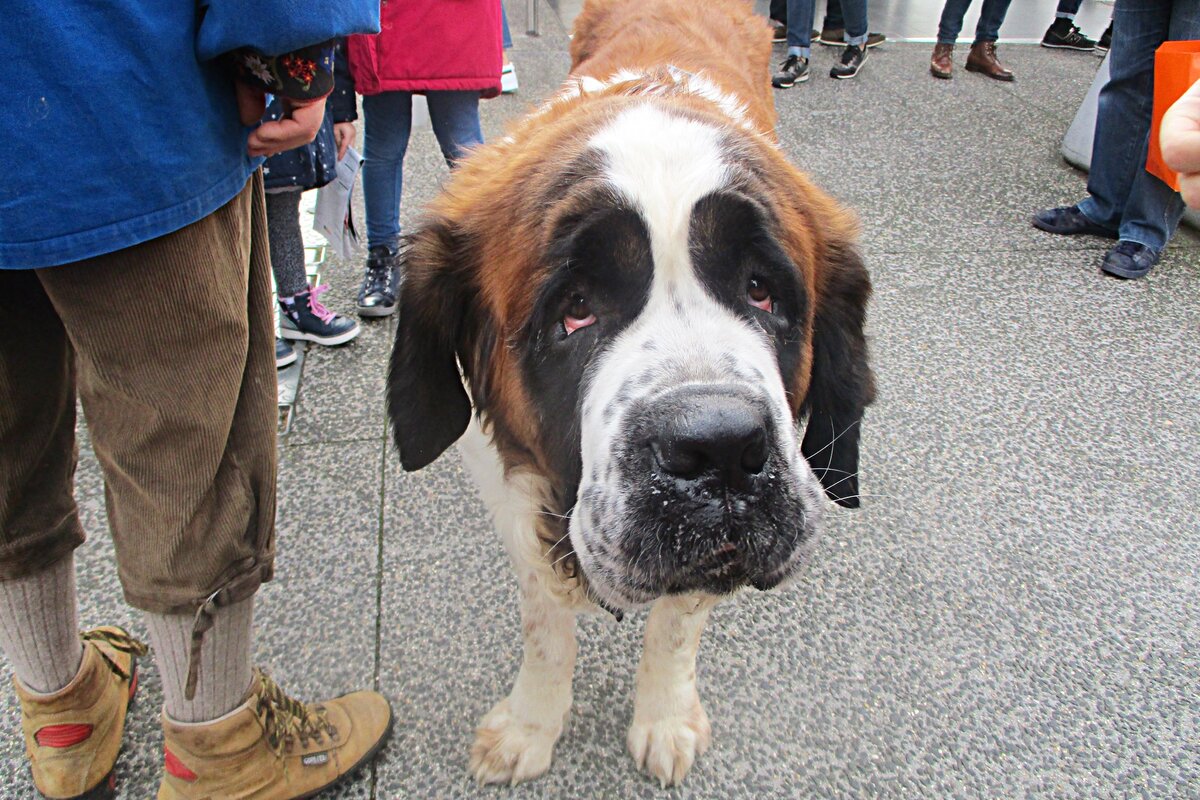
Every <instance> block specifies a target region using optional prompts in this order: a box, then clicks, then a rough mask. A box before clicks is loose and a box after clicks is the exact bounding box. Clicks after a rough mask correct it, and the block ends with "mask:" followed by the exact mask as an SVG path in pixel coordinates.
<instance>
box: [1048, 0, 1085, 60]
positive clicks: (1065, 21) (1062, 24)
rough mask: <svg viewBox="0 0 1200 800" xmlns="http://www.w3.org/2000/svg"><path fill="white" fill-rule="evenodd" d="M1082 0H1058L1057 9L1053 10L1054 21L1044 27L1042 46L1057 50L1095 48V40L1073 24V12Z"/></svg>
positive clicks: (1074, 12) (1076, 10)
mask: <svg viewBox="0 0 1200 800" xmlns="http://www.w3.org/2000/svg"><path fill="white" fill-rule="evenodd" d="M1082 2H1083V0H1059V3H1058V9H1057V10H1056V11H1055V12H1054V22H1053V23H1051V25H1050V27H1049V28H1047V29H1046V33H1045V35H1044V36H1043V37H1042V47H1050V48H1054V49H1058V50H1082V51H1089V50H1095V49H1096V42H1095V40H1093V39H1089V38H1088V37H1086V36H1084V35H1083V32H1082V31H1080V30H1079V28H1078V27H1076V26H1075V14H1076V13H1077V12H1078V11H1079V6H1080V4H1081V3H1082Z"/></svg>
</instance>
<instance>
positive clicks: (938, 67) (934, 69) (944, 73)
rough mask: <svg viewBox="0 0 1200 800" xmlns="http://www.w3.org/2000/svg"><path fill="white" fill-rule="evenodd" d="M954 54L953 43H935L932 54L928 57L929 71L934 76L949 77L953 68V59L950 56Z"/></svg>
mask: <svg viewBox="0 0 1200 800" xmlns="http://www.w3.org/2000/svg"><path fill="white" fill-rule="evenodd" d="M953 54H954V45H952V44H941V43H940V42H939V43H938V44H935V45H934V46H933V56H932V57H931V58H930V59H929V71H930V73H932V74H933V77H935V78H946V79H949V78H950V77H951V73H952V71H953V70H954V61H953V60H952V59H951V58H950V56H952V55H953Z"/></svg>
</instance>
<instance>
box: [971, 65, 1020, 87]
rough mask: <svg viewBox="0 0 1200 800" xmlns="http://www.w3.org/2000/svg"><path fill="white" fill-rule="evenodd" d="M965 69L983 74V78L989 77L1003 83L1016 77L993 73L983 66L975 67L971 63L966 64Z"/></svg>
mask: <svg viewBox="0 0 1200 800" xmlns="http://www.w3.org/2000/svg"><path fill="white" fill-rule="evenodd" d="M966 70H967V72H974V73H977V74H979V75H983V76H984V77H985V78H991V79H992V80H994V81H1003V82H1004V83H1012V82H1013V81H1014V80H1016V77H1017V76H1016V75H993V74H992V73H990V72H988V71H987V70H985V69H984V68H983V67H976V66H974V65H972V64H967V66H966Z"/></svg>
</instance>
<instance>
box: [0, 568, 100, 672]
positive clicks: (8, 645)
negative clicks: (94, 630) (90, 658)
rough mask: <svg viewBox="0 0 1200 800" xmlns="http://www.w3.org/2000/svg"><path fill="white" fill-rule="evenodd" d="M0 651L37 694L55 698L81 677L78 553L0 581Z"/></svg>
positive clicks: (81, 649) (81, 653)
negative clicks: (23, 574)
mask: <svg viewBox="0 0 1200 800" xmlns="http://www.w3.org/2000/svg"><path fill="white" fill-rule="evenodd" d="M0 649H3V650H4V654H5V655H6V656H8V660H9V663H11V664H12V667H13V672H14V673H16V676H17V679H18V680H19V681H21V683H22V684H23V685H24V686H25V688H26V689H30V690H31V691H33V692H37V693H39V694H53V693H54V692H57V691H58V690H59V689H62V688H63V687H64V686H66V685H67V684H68V683H70V682H71V681H72V680H73V679H74V678H75V676H76V675H78V674H79V665H80V663H81V662H82V660H83V643H82V642H81V641H80V639H79V609H78V607H77V606H76V602H75V556H74V554H67V555H66V556H65V557H64V558H61V559H59V561H58V562H57V563H55V564H53V565H51V566H49V567H47V568H46V569H44V570H42V571H41V572H37V573H34V574H33V575H28V576H26V577H24V578H17V579H15V580H10V581H0Z"/></svg>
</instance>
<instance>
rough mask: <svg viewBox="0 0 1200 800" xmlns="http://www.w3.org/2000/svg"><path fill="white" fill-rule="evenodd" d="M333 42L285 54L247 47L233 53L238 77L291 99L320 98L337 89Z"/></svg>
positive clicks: (264, 89) (265, 90) (232, 56)
mask: <svg viewBox="0 0 1200 800" xmlns="http://www.w3.org/2000/svg"><path fill="white" fill-rule="evenodd" d="M333 45H334V43H333V42H325V43H323V44H319V45H313V46H311V47H302V48H300V49H299V50H294V51H292V52H290V53H284V54H283V55H281V56H264V55H263V54H262V53H259V52H257V51H255V50H250V49H248V48H243V49H241V50H237V51H235V52H233V53H231V54H230V57H231V58H232V60H233V66H234V70H235V72H236V73H237V77H238V80H240V81H243V82H244V83H248V84H250V85H251V86H257V87H258V88H259V89H262V90H263V91H264V92H268V93H270V94H273V95H278V96H280V97H286V98H288V99H289V100H299V101H306V100H319V99H321V98H322V97H326V96H327V95H328V94H329V93H330V92H332V91H333V49H334V46H333Z"/></svg>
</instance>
